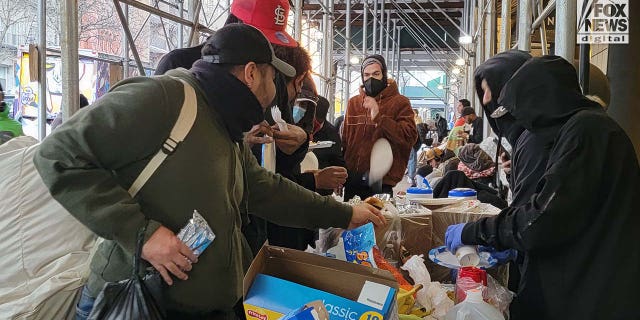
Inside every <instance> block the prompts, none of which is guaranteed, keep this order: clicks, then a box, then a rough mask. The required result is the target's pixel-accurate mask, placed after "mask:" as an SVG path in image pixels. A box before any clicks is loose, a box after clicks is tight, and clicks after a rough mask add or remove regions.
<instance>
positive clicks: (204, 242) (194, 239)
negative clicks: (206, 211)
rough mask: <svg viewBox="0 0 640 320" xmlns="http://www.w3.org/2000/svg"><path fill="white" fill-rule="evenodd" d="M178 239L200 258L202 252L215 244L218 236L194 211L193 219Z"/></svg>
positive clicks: (179, 234) (181, 231)
mask: <svg viewBox="0 0 640 320" xmlns="http://www.w3.org/2000/svg"><path fill="white" fill-rule="evenodd" d="M178 238H179V239H180V240H182V242H184V244H186V245H187V247H189V249H191V250H193V254H195V255H196V257H197V256H200V254H202V252H203V251H204V250H205V249H206V248H207V247H208V246H209V245H210V244H211V242H213V240H214V239H215V238H216V235H215V234H214V233H213V231H212V230H211V227H209V224H208V223H207V221H206V220H205V219H204V218H203V217H202V216H201V215H200V214H199V213H198V211H196V210H194V211H193V217H192V218H191V219H190V220H189V223H187V225H186V226H184V228H182V230H180V233H178Z"/></svg>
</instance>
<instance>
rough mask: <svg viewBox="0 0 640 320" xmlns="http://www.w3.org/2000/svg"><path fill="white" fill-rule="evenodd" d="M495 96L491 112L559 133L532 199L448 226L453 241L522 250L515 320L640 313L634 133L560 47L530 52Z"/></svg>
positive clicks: (452, 246)
mask: <svg viewBox="0 0 640 320" xmlns="http://www.w3.org/2000/svg"><path fill="white" fill-rule="evenodd" d="M492 94H493V91H492ZM498 103H499V105H500V107H498V108H496V110H495V111H494V112H493V113H492V114H491V117H492V118H495V119H501V118H503V117H511V118H512V119H513V120H514V123H515V125H517V126H520V127H522V128H524V129H526V130H528V131H530V132H531V133H533V134H537V133H541V132H544V133H545V134H551V135H553V136H554V137H555V139H554V142H553V144H552V146H551V151H550V152H549V158H548V161H547V163H546V167H545V171H544V172H543V173H542V174H541V175H540V176H539V181H538V183H537V185H536V188H535V193H534V194H533V196H532V197H531V198H530V199H529V200H528V201H526V202H523V203H521V204H519V205H511V206H510V207H508V208H506V209H504V210H502V211H501V212H500V214H499V215H497V216H495V217H490V218H482V219H480V220H478V221H476V222H471V223H467V224H458V225H453V226H450V227H449V228H448V230H447V232H446V235H445V242H446V244H447V247H448V248H449V250H451V251H455V250H456V249H457V248H458V247H459V246H461V245H484V246H490V247H493V248H495V249H497V250H505V249H516V250H518V251H519V252H523V253H524V254H525V261H524V265H523V270H524V273H523V274H522V278H521V282H520V288H519V292H518V295H517V297H516V299H515V300H514V303H516V305H517V308H516V309H514V308H512V315H513V316H512V318H513V319H515V320H518V319H638V318H640V309H638V307H637V292H636V291H637V288H638V287H639V286H640V274H638V270H640V254H639V253H638V252H639V251H638V249H637V248H635V247H634V244H635V243H637V239H636V233H637V228H638V225H640V215H638V214H637V212H636V211H637V208H636V207H637V205H636V199H638V197H640V193H639V192H638V191H637V190H638V189H637V186H638V184H639V183H640V168H639V167H638V162H637V158H636V154H635V150H634V148H633V145H632V144H631V141H630V139H629V137H628V136H627V134H626V133H625V132H624V131H623V130H622V128H620V126H619V125H618V124H617V123H616V122H615V121H614V120H612V119H611V118H610V117H609V116H607V114H606V113H605V111H604V110H603V108H602V107H601V106H600V105H599V104H597V103H595V102H593V101H591V100H589V99H588V98H587V97H585V96H584V95H582V92H581V89H580V86H579V84H578V79H577V75H576V70H575V69H574V68H573V66H572V65H571V64H570V63H569V62H568V61H566V60H564V59H562V58H561V57H557V56H544V57H541V58H532V59H530V60H528V61H527V62H526V63H524V64H523V65H522V67H520V69H519V70H518V71H517V72H516V73H515V74H514V75H513V76H512V77H511V79H510V80H508V82H506V84H505V86H504V88H503V89H502V92H501V93H500V98H499V99H498Z"/></svg>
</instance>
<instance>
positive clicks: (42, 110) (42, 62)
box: [38, 0, 77, 140]
mask: <svg viewBox="0 0 640 320" xmlns="http://www.w3.org/2000/svg"><path fill="white" fill-rule="evenodd" d="M38 9H39V10H38V21H39V22H40V24H39V30H38V31H39V40H40V41H39V44H38V62H39V64H38V79H39V80H40V87H39V90H38V93H39V100H38V107H39V109H38V111H39V112H38V139H40V140H42V139H44V137H45V136H46V135H47V68H46V65H47V0H40V2H38ZM76 20H77V19H76ZM76 23H77V22H76ZM63 28H64V26H63Z"/></svg>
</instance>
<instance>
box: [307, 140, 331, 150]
mask: <svg viewBox="0 0 640 320" xmlns="http://www.w3.org/2000/svg"><path fill="white" fill-rule="evenodd" d="M334 144H335V142H333V141H318V142H312V143H309V150H314V149H324V148H329V147H331V146H333V145H334Z"/></svg>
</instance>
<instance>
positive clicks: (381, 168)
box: [369, 138, 393, 185]
mask: <svg viewBox="0 0 640 320" xmlns="http://www.w3.org/2000/svg"><path fill="white" fill-rule="evenodd" d="M391 165H393V151H392V150H391V144H390V143H389V141H388V140H387V139H385V138H380V139H378V140H377V141H376V142H375V143H374V144H373V148H371V161H370V165H369V185H373V184H374V183H376V182H378V181H380V180H382V178H384V176H385V175H387V173H389V170H391Z"/></svg>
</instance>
